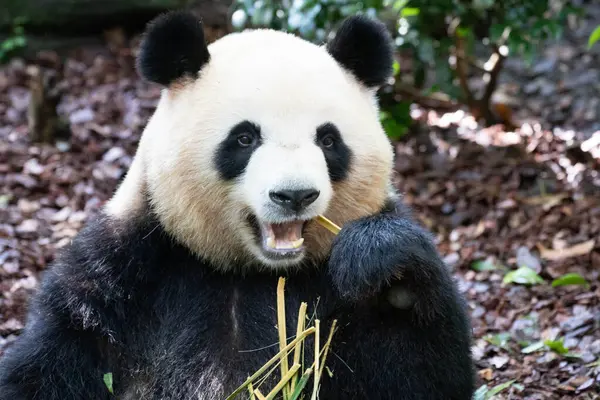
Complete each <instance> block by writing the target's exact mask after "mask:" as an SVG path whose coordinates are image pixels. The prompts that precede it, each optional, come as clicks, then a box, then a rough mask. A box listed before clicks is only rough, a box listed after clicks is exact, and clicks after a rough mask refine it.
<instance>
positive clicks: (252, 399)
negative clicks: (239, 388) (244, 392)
mask: <svg viewBox="0 0 600 400" xmlns="http://www.w3.org/2000/svg"><path fill="white" fill-rule="evenodd" d="M248 378H250V377H248ZM248 391H249V392H250V400H256V396H255V395H254V387H253V386H252V382H250V384H249V385H248Z"/></svg>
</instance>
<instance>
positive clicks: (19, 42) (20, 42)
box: [0, 18, 27, 62]
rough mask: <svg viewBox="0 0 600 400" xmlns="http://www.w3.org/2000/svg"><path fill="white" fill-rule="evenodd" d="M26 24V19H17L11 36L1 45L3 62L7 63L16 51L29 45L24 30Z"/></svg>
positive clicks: (1, 59) (0, 53)
mask: <svg viewBox="0 0 600 400" xmlns="http://www.w3.org/2000/svg"><path fill="white" fill-rule="evenodd" d="M24 23H25V19H24V18H15V20H14V21H13V26H12V31H11V34H10V36H9V37H7V38H6V39H4V40H3V41H2V42H1V43H0V61H1V62H4V61H6V60H7V59H8V57H10V56H11V55H12V54H13V53H14V52H15V51H17V50H19V49H21V48H23V47H25V46H26V45H27V38H26V37H25V29H24V28H23V24H24Z"/></svg>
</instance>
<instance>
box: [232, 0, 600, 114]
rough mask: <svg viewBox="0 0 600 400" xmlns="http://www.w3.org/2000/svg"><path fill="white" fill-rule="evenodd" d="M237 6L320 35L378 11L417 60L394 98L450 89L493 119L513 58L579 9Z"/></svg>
mask: <svg viewBox="0 0 600 400" xmlns="http://www.w3.org/2000/svg"><path fill="white" fill-rule="evenodd" d="M235 6H236V10H235V12H234V13H233V15H232V22H233V25H234V27H236V28H237V29H243V28H245V27H270V28H274V29H279V30H284V31H287V32H293V33H297V34H299V35H301V36H302V37H304V38H306V39H309V40H312V41H316V42H322V41H323V40H324V39H326V38H327V36H328V35H329V33H330V32H332V31H333V30H335V27H336V26H337V24H338V23H339V22H340V20H342V19H343V18H345V17H347V16H349V15H354V14H359V13H360V14H368V15H372V16H378V17H379V18H380V19H381V20H382V21H384V22H385V23H386V25H387V26H388V27H389V29H390V32H391V33H392V36H393V37H394V38H395V43H396V44H397V47H398V50H399V51H400V52H403V53H408V54H410V55H411V57H412V60H413V64H414V65H413V68H412V74H411V75H410V76H408V74H406V73H403V74H401V79H396V83H395V84H394V90H393V91H392V101H391V102H390V103H394V101H393V100H394V99H395V96H394V94H401V95H402V96H403V97H405V98H406V97H408V98H410V100H413V101H422V102H426V103H427V101H425V100H427V99H428V98H429V97H428V96H431V94H432V93H434V92H443V93H445V94H447V95H448V96H449V97H450V99H451V100H457V101H459V102H462V103H464V104H466V105H467V106H468V107H469V109H470V111H471V113H472V114H473V115H474V116H475V117H476V118H478V119H482V120H483V121H485V122H486V123H488V124H491V123H494V122H496V118H495V116H494V114H493V112H492V110H491V98H492V94H493V93H494V91H495V89H496V86H497V82H498V76H499V73H500V71H501V70H502V67H503V65H504V61H505V59H506V58H507V57H508V56H510V55H513V54H517V55H521V56H523V57H525V59H526V60H528V61H529V62H531V61H532V59H533V57H534V56H535V54H536V50H537V49H539V48H540V47H541V46H540V44H541V43H542V42H543V41H544V40H547V39H550V38H557V37H559V36H560V35H561V34H562V30H563V29H562V27H563V25H564V24H565V21H566V17H567V16H568V15H569V14H570V13H576V12H578V10H577V9H576V8H575V7H573V6H571V5H570V1H569V0H556V1H552V2H550V1H521V0H362V1H347V0H280V1H275V0H259V1H252V0H237V1H236V3H235ZM599 34H600V33H599ZM476 53H482V55H483V60H484V61H481V60H480V59H479V58H478V57H475V54H476ZM480 58H481V57H480ZM473 75H477V76H480V77H481V79H483V80H484V82H485V87H484V89H483V90H481V91H480V93H476V90H474V89H473V88H472V86H471V85H470V82H469V78H470V77H472V76H473ZM407 85H408V86H407ZM436 100H438V101H437V102H438V103H439V101H440V100H439V99H436ZM384 111H388V110H384ZM388 115H389V112H388ZM403 123H404V122H398V124H403Z"/></svg>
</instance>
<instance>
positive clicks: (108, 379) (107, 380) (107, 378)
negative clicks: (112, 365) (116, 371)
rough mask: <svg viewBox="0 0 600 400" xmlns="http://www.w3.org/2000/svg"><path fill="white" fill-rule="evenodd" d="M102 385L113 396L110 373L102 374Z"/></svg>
mask: <svg viewBox="0 0 600 400" xmlns="http://www.w3.org/2000/svg"><path fill="white" fill-rule="evenodd" d="M104 384H105V385H106V387H107V388H108V391H109V392H110V393H112V394H114V393H113V375H112V372H109V373H107V374H104Z"/></svg>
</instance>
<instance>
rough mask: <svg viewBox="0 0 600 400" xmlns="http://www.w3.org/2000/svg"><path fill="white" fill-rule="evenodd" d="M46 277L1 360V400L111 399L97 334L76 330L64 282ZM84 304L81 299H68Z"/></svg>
mask: <svg viewBox="0 0 600 400" xmlns="http://www.w3.org/2000/svg"><path fill="white" fill-rule="evenodd" d="M64 283H65V282H64V281H63V282H61V279H60V278H58V277H57V276H56V275H54V274H49V275H48V276H46V279H45V282H44V284H43V286H42V287H41V288H40V292H39V293H38V295H37V296H36V298H35V301H34V303H33V304H32V309H31V310H30V313H29V320H28V321H27V325H26V328H25V330H24V331H23V333H22V334H21V336H20V337H19V338H18V339H17V341H16V342H15V343H14V344H13V345H12V346H11V347H9V348H8V350H7V353H6V355H5V356H4V357H3V358H2V359H0V399H1V400H4V399H7V400H9V399H10V400H15V399H19V400H20V399H48V400H54V399H56V400H58V399H89V398H93V399H110V398H111V397H110V393H109V392H108V390H107V388H106V386H105V385H104V383H103V380H102V379H103V373H105V372H109V370H108V369H105V368H103V367H108V366H106V363H105V360H106V357H105V354H104V349H105V348H107V346H106V345H103V344H102V341H101V339H100V335H98V333H97V331H96V330H95V329H94V328H91V329H79V328H77V327H76V324H74V323H73V322H74V321H73V318H72V316H71V315H69V314H70V312H69V311H68V309H69V307H70V306H69V305H68V304H67V303H66V301H67V298H65V297H63V296H64V288H61V287H60V286H59V285H61V284H64ZM70 300H71V301H74V302H78V303H79V304H80V306H81V307H85V304H84V302H82V299H77V298H71V299H70Z"/></svg>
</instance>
